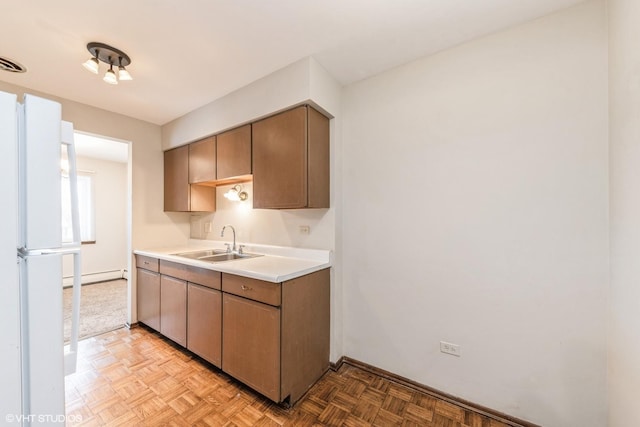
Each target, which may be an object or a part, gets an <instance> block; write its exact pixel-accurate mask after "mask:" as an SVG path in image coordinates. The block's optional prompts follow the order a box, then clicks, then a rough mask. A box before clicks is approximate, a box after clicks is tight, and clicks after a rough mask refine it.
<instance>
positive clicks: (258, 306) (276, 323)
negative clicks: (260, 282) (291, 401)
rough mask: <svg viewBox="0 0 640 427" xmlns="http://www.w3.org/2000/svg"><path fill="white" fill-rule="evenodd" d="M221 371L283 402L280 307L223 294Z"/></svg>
mask: <svg viewBox="0 0 640 427" xmlns="http://www.w3.org/2000/svg"><path fill="white" fill-rule="evenodd" d="M222 301H223V303H222V304H223V311H222V313H223V314H222V316H223V317H222V324H223V341H222V349H223V350H222V351H223V353H222V370H223V371H225V372H227V373H228V374H230V375H231V376H233V377H235V378H237V379H239V380H240V381H242V382H244V383H245V384H247V385H248V386H250V387H251V388H253V389H254V390H257V391H259V392H260V393H262V394H264V395H265V396H267V397H268V398H269V399H271V400H274V401H276V402H279V401H280V308H278V307H273V306H270V305H267V304H263V303H260V302H257V301H253V300H250V299H248V298H241V297H237V296H235V295H231V294H227V293H224V294H223V297H222Z"/></svg>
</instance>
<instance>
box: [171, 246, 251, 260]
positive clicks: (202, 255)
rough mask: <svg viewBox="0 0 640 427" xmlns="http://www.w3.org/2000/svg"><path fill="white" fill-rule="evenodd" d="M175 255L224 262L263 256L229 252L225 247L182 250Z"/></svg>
mask: <svg viewBox="0 0 640 427" xmlns="http://www.w3.org/2000/svg"><path fill="white" fill-rule="evenodd" d="M172 255H175V256H179V257H183V258H189V259H197V260H198V261H206V262H223V261H233V260H235V259H246V258H255V257H259V256H262V255H260V254H250V253H242V254H240V253H237V252H227V251H225V250H224V249H219V250H218V249H210V250H205V251H194V252H181V253H177V254H172Z"/></svg>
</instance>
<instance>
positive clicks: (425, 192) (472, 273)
mask: <svg viewBox="0 0 640 427" xmlns="http://www.w3.org/2000/svg"><path fill="white" fill-rule="evenodd" d="M605 16H606V15H605V5H604V3H603V2H601V1H588V2H586V3H583V4H581V5H579V6H577V7H574V8H571V9H567V10H565V11H562V12H559V13H556V14H553V15H550V16H548V17H544V18H541V19H538V20H535V21H533V22H530V23H527V24H524V25H521V26H518V27H515V28H512V29H509V30H506V31H502V32H499V33H496V34H494V35H491V36H488V37H484V38H481V39H477V40H474V41H471V42H469V43H466V44H464V45H461V46H459V47H456V48H453V49H450V50H447V51H443V52H441V53H439V54H436V55H433V56H431V57H428V58H424V59H421V60H418V61H415V62H412V63H409V64H407V65H405V66H402V67H398V68H396V69H393V70H390V71H388V72H385V73H382V74H380V75H378V76H375V77H372V78H370V79H367V80H364V81H362V82H359V83H355V84H353V85H350V86H348V87H346V88H345V91H344V94H343V125H344V131H343V144H342V147H343V149H342V152H341V157H342V162H343V165H344V166H343V172H342V173H343V179H342V187H343V188H342V191H343V194H344V202H343V203H344V204H343V215H342V220H343V224H342V227H343V231H342V239H343V246H344V251H343V258H344V275H343V278H342V280H343V283H344V285H343V287H344V326H343V328H344V353H345V354H346V355H348V356H350V357H353V358H355V359H359V360H362V361H364V362H367V363H370V364H372V365H374V366H378V367H381V368H383V369H386V370H389V371H392V372H396V373H398V374H400V375H403V376H405V377H408V378H411V379H413V380H415V381H418V382H420V383H423V384H427V385H429V386H432V387H435V388H437V389H440V390H443V391H445V392H448V393H451V394H453V395H456V396H460V397H462V398H465V399H468V400H470V401H472V402H477V403H479V404H482V405H486V406H488V407H491V408H494V409H497V410H499V411H503V412H505V413H508V414H511V415H514V416H517V417H521V418H524V419H527V420H530V421H533V422H536V423H539V424H541V425H545V426H581V427H586V426H592V427H601V426H604V425H606V400H607V398H606V369H605V368H606V333H605V329H606V327H605V325H606V295H607V285H608V221H607V220H608V218H607V211H608V163H607V140H608V137H607V67H606V53H607V37H606V17H605ZM637 117H640V115H638V116H637ZM635 135H638V133H635ZM634 170H635V171H636V172H631V170H629V172H628V173H629V174H632V175H633V176H635V175H637V173H638V172H637V171H640V167H638V166H637V165H636V168H635V169H634ZM636 182H640V179H638V180H636ZM637 193H638V191H637V184H636V191H635V194H637ZM634 197H635V198H636V199H637V196H634ZM635 216H636V217H640V212H639V213H638V214H637V215H635ZM636 221H637V220H636ZM637 252H640V251H637ZM636 264H638V263H636ZM634 270H635V271H638V268H637V267H635V268H634ZM635 277H637V276H635ZM634 283H635V285H634V286H635V288H638V287H637V286H636V285H637V280H636V281H635V282H634ZM633 295H636V296H637V291H634V293H633ZM636 300H637V299H636ZM638 312H639V311H638V310H636V314H635V315H634V317H633V319H636V320H637V319H638V314H637V313H638ZM636 323H637V321H636ZM441 340H442V341H448V342H452V343H456V344H459V345H461V353H462V356H461V357H453V356H450V355H446V354H443V353H441V352H440V349H439V342H440V341H441ZM634 343H637V339H636V340H635V341H634ZM633 348H635V347H631V348H627V347H625V351H628V350H630V349H633ZM633 354H634V355H635V356H636V357H635V359H633V360H635V362H636V364H637V361H638V360H639V359H638V353H633ZM628 360H629V362H630V363H631V361H632V359H628ZM630 363H629V364H625V366H626V367H627V368H630V367H631V364H630ZM636 369H637V368H636ZM636 372H637V370H636ZM626 374H627V375H628V371H627V373H626ZM636 391H637V389H636ZM636 394H637V393H636ZM631 396H632V395H629V397H630V398H631ZM636 424H637V423H636ZM626 425H635V424H633V423H632V424H626Z"/></svg>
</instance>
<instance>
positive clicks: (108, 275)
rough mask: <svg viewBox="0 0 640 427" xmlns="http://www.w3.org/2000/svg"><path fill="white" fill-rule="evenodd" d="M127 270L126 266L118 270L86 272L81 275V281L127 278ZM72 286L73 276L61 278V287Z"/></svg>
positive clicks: (90, 281)
mask: <svg viewBox="0 0 640 427" xmlns="http://www.w3.org/2000/svg"><path fill="white" fill-rule="evenodd" d="M127 278H128V272H127V269H126V268H123V269H120V270H109V271H101V272H98V273H87V274H83V275H82V280H81V283H82V284H83V285H88V284H90V283H98V282H108V281H109V280H118V279H127ZM71 286H73V276H69V277H63V278H62V287H64V288H68V287H71Z"/></svg>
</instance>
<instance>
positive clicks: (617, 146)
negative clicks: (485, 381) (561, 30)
mask: <svg viewBox="0 0 640 427" xmlns="http://www.w3.org/2000/svg"><path fill="white" fill-rule="evenodd" d="M608 5H609V11H608V12H609V90H610V97H609V108H610V114H609V120H610V133H609V137H610V144H611V146H610V147H611V148H610V150H611V160H610V168H611V183H610V186H611V187H610V192H611V198H610V200H611V214H610V215H611V294H610V323H609V384H608V386H609V412H610V416H609V424H608V425H609V426H611V427H623V426H624V427H626V426H636V425H640V412H639V411H638V403H637V396H638V390H640V363H639V361H640V334H639V331H640V286H639V283H640V262H639V260H640V193H639V188H640V137H639V136H640V50H639V44H638V40H640V2H638V1H637V0H609V2H608Z"/></svg>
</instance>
